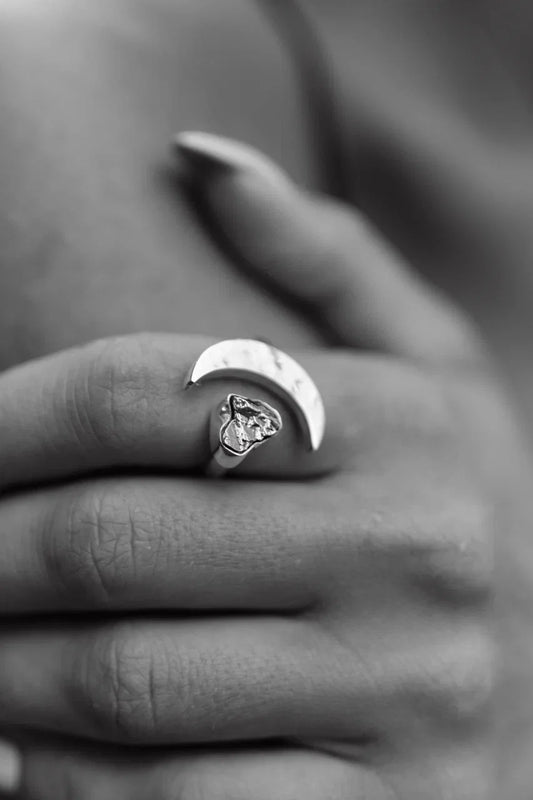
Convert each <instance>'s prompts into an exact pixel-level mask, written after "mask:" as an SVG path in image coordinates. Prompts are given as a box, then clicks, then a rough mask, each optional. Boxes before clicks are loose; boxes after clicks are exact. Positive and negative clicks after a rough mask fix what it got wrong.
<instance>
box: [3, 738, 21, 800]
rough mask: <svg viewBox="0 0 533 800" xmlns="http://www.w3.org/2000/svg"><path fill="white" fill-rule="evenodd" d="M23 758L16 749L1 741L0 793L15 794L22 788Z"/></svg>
mask: <svg viewBox="0 0 533 800" xmlns="http://www.w3.org/2000/svg"><path fill="white" fill-rule="evenodd" d="M21 777H22V758H21V755H20V753H19V751H18V750H17V748H16V747H13V745H11V744H9V743H8V742H6V741H4V740H3V739H0V792H3V793H4V794H7V795H10V794H15V792H17V791H18V790H19V788H20V782H21Z"/></svg>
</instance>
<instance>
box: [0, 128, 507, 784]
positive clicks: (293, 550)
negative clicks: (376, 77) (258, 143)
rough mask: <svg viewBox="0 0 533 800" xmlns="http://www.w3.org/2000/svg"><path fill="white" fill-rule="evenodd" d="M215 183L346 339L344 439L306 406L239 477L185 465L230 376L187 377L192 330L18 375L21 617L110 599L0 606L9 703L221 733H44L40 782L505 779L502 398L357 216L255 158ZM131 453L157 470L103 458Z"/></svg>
mask: <svg viewBox="0 0 533 800" xmlns="http://www.w3.org/2000/svg"><path fill="white" fill-rule="evenodd" d="M189 145H191V143H189ZM196 149H197V156H198V157H201V155H202V154H201V151H200V150H199V148H198V147H197V148H196ZM191 151H192V150H191ZM203 155H204V159H205V157H206V153H205V152H204V154H203ZM205 199H206V202H208V203H209V204H210V206H211V211H212V212H214V213H215V214H217V219H218V221H219V224H220V226H221V228H222V230H223V232H224V233H225V235H226V236H227V237H230V238H231V239H232V242H233V243H234V245H235V246H236V247H237V248H238V250H239V252H240V253H241V254H242V255H243V256H244V257H245V258H246V259H247V261H248V263H249V265H250V266H255V267H256V268H257V269H258V270H262V271H263V272H265V265H266V264H268V273H269V277H270V279H271V280H272V281H273V282H275V284H276V285H277V286H278V287H279V288H280V289H282V290H283V291H285V292H286V293H289V294H291V295H292V296H293V298H294V299H296V300H299V301H301V302H305V303H306V304H307V306H312V313H313V315H314V316H315V318H319V319H320V320H321V321H322V322H324V323H326V324H327V326H328V328H329V329H330V331H331V333H332V334H333V335H335V336H336V338H337V339H338V341H339V343H342V344H343V345H344V349H343V350H342V351H327V352H321V353H318V352H315V353H313V352H309V353H304V354H299V355H298V354H297V357H298V358H299V360H300V361H301V362H302V363H303V364H304V366H306V368H307V369H308V370H309V372H310V373H311V374H312V375H313V377H314V378H315V380H316V381H317V383H318V384H319V387H320V389H321V391H322V393H323V396H324V400H325V403H326V410H327V414H328V421H329V426H328V432H327V439H326V443H325V446H324V448H323V450H321V451H320V452H319V453H318V454H316V455H315V456H309V455H306V454H301V453H300V452H299V451H298V450H297V447H296V445H297V438H296V433H295V431H293V430H292V429H291V427H290V426H289V427H288V429H287V431H286V432H285V433H284V434H283V435H282V436H280V438H279V439H277V440H274V441H273V442H271V443H270V444H269V445H268V447H265V448H264V449H263V450H260V451H258V452H257V453H256V454H254V455H253V456H250V458H249V459H248V460H247V461H246V462H245V464H244V465H243V468H242V470H241V475H240V477H241V480H238V481H237V480H225V481H223V482H210V481H206V480H204V479H202V478H194V477H191V471H192V470H194V469H196V468H198V467H200V466H201V465H202V464H203V463H205V461H206V458H207V455H208V452H207V440H206V422H207V417H208V415H209V412H210V410H211V408H212V406H213V405H214V403H215V402H216V401H217V400H218V399H219V398H220V396H223V395H224V393H225V391H226V390H227V389H228V388H230V385H229V384H224V386H221V387H219V388H216V387H215V386H214V385H211V386H206V387H204V388H203V389H202V391H201V393H198V394H194V395H193V394H190V393H189V392H183V391H181V390H180V387H182V386H183V383H184V377H185V373H186V370H187V369H188V367H189V366H190V364H191V363H192V361H193V360H194V357H195V356H196V355H197V354H198V353H199V352H200V351H201V350H202V349H203V347H204V346H205V345H206V342H205V341H199V340H198V339H195V338H185V337H176V336H156V335H153V336H142V337H126V338H123V339H119V340H112V341H103V342H97V343H93V344H91V345H88V346H86V347H85V348H81V349H79V350H76V351H69V352H66V353H60V354H57V355H55V356H52V357H50V358H48V359H43V360H42V361H36V362H33V363H30V364H26V365H23V366H21V367H18V368H16V369H14V370H12V371H10V372H8V373H5V374H4V375H3V376H2V377H1V378H0V420H1V427H2V451H1V453H0V475H2V476H5V477H4V485H5V486H6V487H7V485H8V484H10V485H11V486H13V485H14V484H17V485H19V486H22V485H24V486H26V488H25V490H24V491H23V492H18V493H14V494H11V495H10V496H6V497H5V499H4V500H3V502H2V505H1V507H0V529H1V530H5V531H6V535H5V537H4V539H5V552H6V553H7V558H6V559H5V562H2V566H1V569H2V573H1V574H0V585H1V586H2V587H3V589H2V605H3V611H4V614H8V613H10V614H23V613H26V612H30V613H34V612H35V611H39V612H42V611H49V612H60V613H61V614H63V615H64V614H66V613H68V612H71V611H80V610H85V611H93V612H103V611H105V612H106V615H107V616H106V617H100V618H99V617H96V616H95V617H93V619H92V620H91V621H90V622H84V623H83V624H80V622H79V621H78V620H77V619H75V618H73V619H72V622H71V623H70V625H67V624H65V623H64V622H63V623H62V624H61V625H58V624H53V622H51V621H48V622H47V621H45V620H43V621H42V622H41V624H39V625H38V626H37V625H36V624H35V623H33V624H32V627H30V626H26V627H21V625H20V621H18V620H13V622H12V624H10V623H9V622H6V623H5V624H4V626H3V631H2V635H1V639H0V646H1V648H2V651H3V653H5V658H3V663H2V665H1V667H0V698H1V701H2V707H3V714H4V720H5V722H6V723H7V724H23V725H24V724H26V725H30V726H36V725H38V726H40V727H41V728H42V729H46V730H54V731H56V732H57V733H58V734H63V735H76V736H82V737H85V738H92V739H93V740H95V741H96V742H103V741H107V742H114V743H116V744H118V745H124V744H128V745H132V744H138V745H150V746H153V745H176V744H180V745H181V744H187V745H191V744H201V745H202V747H201V748H200V749H197V750H195V751H190V750H181V751H180V752H179V754H176V752H175V751H174V752H171V753H168V752H166V753H161V751H157V750H152V751H151V752H150V753H148V752H147V751H143V760H142V762H141V766H142V768H139V767H140V764H139V759H138V755H137V753H135V751H132V754H131V755H129V756H128V755H127V754H124V755H123V756H122V758H118V757H117V759H116V760H114V761H113V763H112V765H111V764H110V761H109V753H108V751H107V750H103V751H99V750H98V745H97V744H95V746H94V747H88V748H87V751H86V753H85V755H83V756H82V755H80V754H79V750H78V749H76V750H72V749H69V748H67V747H66V746H65V747H64V748H63V747H62V745H61V744H57V745H53V744H48V745H46V746H44V745H42V744H41V745H36V746H35V748H34V749H32V747H31V746H30V747H29V748H28V750H27V762H26V786H27V789H28V793H29V794H30V796H32V797H39V798H41V797H43V798H45V800H46V798H47V797H54V800H58V798H59V797H60V796H61V795H60V792H61V791H62V792H63V793H65V792H66V791H67V788H65V787H69V786H70V788H71V791H72V787H73V786H74V787H75V791H74V793H75V794H76V796H83V793H85V796H87V797H90V796H93V797H98V798H99V800H105V798H106V797H107V796H109V797H113V798H120V797H121V796H123V797H128V798H132V797H133V798H135V797H136V796H138V797H146V796H147V795H148V796H151V797H176V796H183V797H193V798H194V797H203V796H205V797H214V798H218V797H220V798H222V797H231V798H240V797H242V798H245V797H246V798H258V799H259V798H263V797H264V798H266V797H272V796H275V797H277V798H284V797H285V798H295V797H297V798H302V799H303V798H306V799H307V798H314V797H316V798H323V797H325V796H329V797H332V798H335V800H344V798H354V797H360V798H364V800H382V798H383V799H384V798H387V800H388V799H389V798H392V797H394V798H396V797H398V798H401V799H402V800H404V799H405V800H417V798H420V799H421V800H422V798H428V797H432V798H433V797H438V796H439V795H440V796H443V797H444V796H446V797H450V798H454V800H455V799H456V798H462V797H465V798H466V797H468V798H486V797H487V796H488V792H489V787H491V785H492V775H491V770H490V753H489V752H488V745H487V741H486V737H487V733H488V731H489V719H488V717H489V716H490V705H491V700H492V688H493V684H492V669H493V657H492V641H491V630H490V624H489V622H490V621H489V620H487V613H486V612H487V600H488V598H489V597H490V593H491V585H492V564H491V542H492V533H493V527H494V524H495V521H496V520H497V519H498V514H499V510H500V509H499V508H498V507H495V505H496V503H495V500H496V499H497V498H499V497H507V498H508V497H509V496H510V495H511V494H512V492H511V488H512V487H509V486H507V485H502V484H501V481H499V482H498V486H497V489H498V492H497V494H494V491H493V490H494V488H495V474H494V470H493V469H492V464H493V459H492V458H490V459H488V458H487V454H491V453H492V452H493V448H494V447H497V448H498V453H499V456H500V463H501V462H503V466H506V467H512V468H513V469H514V465H515V458H514V455H515V451H514V440H513V438H512V432H511V431H510V427H511V426H510V423H509V422H508V420H509V412H508V409H507V406H506V404H505V402H504V401H502V399H501V397H500V394H499V392H498V391H497V389H496V387H495V385H494V383H493V381H492V379H491V377H490V375H489V373H488V371H487V368H486V364H485V362H484V358H483V356H482V355H480V350H479V347H478V345H477V343H476V341H475V338H474V337H473V336H472V334H471V332H470V331H469V329H468V326H467V325H466V324H465V323H464V321H463V320H462V318H461V317H460V315H458V314H457V313H456V312H455V310H453V309H449V308H448V307H447V306H446V304H445V303H444V302H443V301H441V300H440V299H438V298H436V297H434V296H433V295H432V293H431V292H430V291H429V290H428V289H426V288H425V287H423V286H421V285H419V284H418V283H417V282H416V280H414V279H413V278H412V277H410V276H409V275H408V274H406V273H405V271H404V270H403V268H402V266H401V265H400V264H398V263H397V260H396V259H395V257H394V256H393V255H392V254H390V253H388V252H387V251H386V250H385V249H384V248H383V247H382V246H381V245H379V243H378V241H377V239H376V237H375V236H374V234H372V233H371V232H370V231H368V229H367V228H366V227H364V226H362V224H361V222H360V221H359V220H358V219H357V218H356V217H355V216H353V215H352V214H348V212H346V211H345V210H342V209H336V208H334V207H332V206H330V205H328V204H326V203H324V202H322V201H318V200H316V199H313V198H308V197H305V196H303V195H301V194H300V193H299V192H298V191H297V190H296V189H295V188H294V187H290V186H289V185H288V184H287V183H285V182H283V181H280V180H279V179H274V180H270V179H267V180H265V177H264V174H262V173H261V171H259V172H256V171H254V170H253V169H252V170H250V168H248V169H245V170H244V171H242V170H237V171H233V172H231V171H227V170H226V171H220V172H219V174H218V176H214V175H213V174H212V181H211V184H210V186H209V189H208V193H207V194H206V198H205ZM237 219H238V220H239V230H238V231H236V230H235V229H234V228H235V224H234V223H232V220H237ZM232 224H233V227H230V226H231V225H232ZM259 233H261V238H260V239H259V236H258V234H259ZM324 234H327V238H325V236H324ZM258 243H259V244H260V245H261V246H260V247H258ZM252 248H253V249H252ZM261 248H262V249H261ZM324 264H325V265H327V268H326V269H325V268H324ZM393 292H394V293H393ZM349 348H354V349H353V350H350V349H349ZM355 348H358V349H355ZM369 351H372V352H369ZM131 468H137V469H138V468H141V469H144V470H146V469H150V470H154V474H153V475H152V476H151V477H149V478H147V477H146V476H144V477H142V478H141V479H140V478H138V477H136V476H135V475H130V476H128V477H122V478H117V477H105V476H102V477H100V478H98V479H95V478H91V479H89V478H87V477H83V476H87V475H90V474H91V473H94V472H95V471H97V470H100V469H113V470H115V471H117V470H118V469H124V470H126V469H127V470H129V469H131ZM156 470H158V471H163V470H164V471H166V472H167V473H171V474H167V475H166V476H161V475H158V474H157V472H155V471H156ZM177 471H180V472H185V473H186V475H183V477H179V475H178V476H177V475H176V474H175V473H176V472H177ZM502 471H503V467H502ZM498 472H499V470H498ZM261 477H269V478H271V479H275V480H270V481H269V482H265V481H260V480H258V478H261ZM61 478H68V479H69V481H70V483H69V484H68V485H66V486H63V487H61V486H57V485H54V486H49V487H48V488H46V487H44V486H43V485H42V484H43V483H44V482H47V481H50V480H51V479H54V480H59V479H61ZM303 478H305V480H302V479H303ZM74 479H75V480H74ZM502 479H503V476H502ZM507 480H508V479H507ZM29 484H33V485H34V488H30V487H29ZM39 485H40V488H39ZM147 610H151V611H152V614H151V616H150V617H149V618H147V617H146V614H145V615H143V616H140V615H137V616H128V617H127V618H126V617H125V616H124V614H123V612H124V611H129V612H131V611H136V612H140V611H144V612H146V611H147ZM162 610H163V611H173V612H174V616H170V615H168V614H167V615H165V616H162V615H161V613H160V612H161V611H162ZM191 610H194V611H195V612H197V613H196V614H195V615H193V616H190V615H187V616H185V614H187V612H189V611H191ZM158 612H159V613H158ZM198 612H203V613H201V614H198ZM265 739H274V740H275V741H276V742H278V745H277V746H276V747H272V748H269V749H268V750H265V748H264V745H262V744H261V743H262V742H264V740H265ZM287 739H291V740H294V739H296V740H299V741H300V742H301V743H307V744H308V747H314V748H316V749H318V748H321V749H322V750H323V751H324V752H323V753H322V754H320V753H317V752H311V750H310V749H305V748H303V747H297V746H296V745H294V747H293V748H288V747H287V746H281V745H279V740H287ZM231 741H234V742H239V743H240V747H239V749H235V748H232V749H231V750H230V751H229V753H228V751H226V750H224V748H223V747H222V744H223V743H224V742H231ZM328 751H329V752H330V753H333V754H336V755H326V753H327V752H328ZM59 754H61V755H62V757H61V758H59V757H58V755H59ZM106 754H107V755H106ZM45 774H46V775H47V780H46V781H45V780H44V778H43V775H45ZM49 776H52V777H49ZM54 781H55V783H54ZM97 786H98V788H96V787H97ZM46 792H49V794H46ZM97 792H98V793H97ZM91 793H92V794H91Z"/></svg>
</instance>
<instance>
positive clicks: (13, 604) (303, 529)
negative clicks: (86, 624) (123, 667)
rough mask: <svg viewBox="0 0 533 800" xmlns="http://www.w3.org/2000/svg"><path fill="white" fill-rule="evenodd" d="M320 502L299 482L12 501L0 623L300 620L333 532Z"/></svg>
mask: <svg viewBox="0 0 533 800" xmlns="http://www.w3.org/2000/svg"><path fill="white" fill-rule="evenodd" d="M324 492H327V488H326V487H324ZM339 494H340V493H339V492H337V493H336V498H339ZM315 498H316V490H313V491H309V489H308V487H307V486H305V485H304V484H295V485H294V486H293V489H292V490H291V491H287V486H286V484H278V483H274V482H273V483H272V484H270V485H269V487H268V491H267V492H265V488H264V486H263V485H262V484H261V483H259V482H245V481H242V482H239V483H237V482H226V483H224V484H221V483H220V482H218V481H195V480H186V479H182V480H172V479H164V478H146V477H145V478H143V479H142V480H139V479H136V478H124V479H118V478H117V479H101V480H97V481H93V482H91V483H87V484H81V485H79V486H75V485H74V486H71V487H68V488H67V489H64V488H61V489H56V488H54V489H49V490H41V491H37V492H33V493H24V494H23V493H19V494H17V495H16V496H14V497H11V498H6V499H5V500H4V501H3V503H1V504H0V531H2V547H3V556H4V557H3V558H2V559H0V614H3V615H5V614H22V613H40V614H41V613H47V612H48V613H50V612H58V611H62V612H64V611H94V610H145V611H146V610H148V609H176V610H185V609H188V610H190V609H211V610H217V611H220V610H221V609H224V610H229V609H233V610H237V609H247V610H250V611H251V610H256V611H264V610H292V611H295V610H302V609H304V608H307V607H309V606H310V605H311V604H313V603H314V602H315V601H316V599H317V591H318V590H317V587H318V585H319V584H320V583H322V582H323V580H322V579H321V573H322V571H323V544H322V539H323V537H324V535H326V531H327V530H328V528H329V527H330V525H331V520H330V519H328V518H327V517H326V516H322V517H319V514H318V512H319V507H318V506H317V504H316V502H315ZM325 502H326V501H325V499H324V498H322V506H321V507H323V506H324V504H325ZM331 502H332V503H333V502H335V500H334V499H333V498H332V499H331ZM4 532H5V533H4Z"/></svg>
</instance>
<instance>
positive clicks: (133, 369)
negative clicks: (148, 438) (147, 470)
mask: <svg viewBox="0 0 533 800" xmlns="http://www.w3.org/2000/svg"><path fill="white" fill-rule="evenodd" d="M148 338H149V337H145V336H120V337H114V338H110V339H105V340H100V341H98V342H93V343H92V344H91V345H89V346H88V348H87V351H86V356H87V357H86V359H83V360H82V366H81V368H80V369H79V370H78V372H77V374H76V376H75V379H74V381H73V385H72V391H71V393H70V397H69V400H70V404H69V405H70V419H71V420H72V423H73V426H74V428H75V431H76V433H77V435H78V437H79V438H80V440H81V441H82V442H84V443H87V442H89V443H91V442H92V443H95V444H96V445H98V446H104V447H106V448H110V449H120V448H124V447H131V446H132V445H133V444H134V443H135V442H136V440H137V438H138V435H139V431H140V430H142V429H143V425H144V424H145V423H146V422H147V420H148V418H149V409H150V398H151V395H153V393H154V388H153V386H154V382H153V377H151V375H150V369H149V366H148V365H149V363H150V359H149V357H148V350H149V341H148Z"/></svg>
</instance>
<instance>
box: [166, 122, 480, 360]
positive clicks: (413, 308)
mask: <svg viewBox="0 0 533 800" xmlns="http://www.w3.org/2000/svg"><path fill="white" fill-rule="evenodd" d="M176 145H177V150H178V153H179V155H180V156H181V158H182V159H183V160H184V161H185V162H186V165H187V167H188V172H187V177H188V179H189V180H190V181H191V182H193V185H195V186H196V187H197V188H198V189H199V190H200V191H201V193H202V194H201V197H202V201H203V204H204V206H205V207H206V208H207V211H208V214H209V220H210V221H211V222H213V223H214V224H215V226H216V228H217V231H218V232H219V233H220V234H221V235H222V237H223V239H224V240H225V241H226V242H227V243H229V245H230V246H231V248H232V250H233V251H235V252H236V254H237V256H238V257H239V259H240V260H241V261H242V262H243V263H244V264H246V266H247V268H248V270H249V272H250V274H251V275H253V276H254V277H255V278H257V279H259V280H264V281H266V282H267V283H268V284H269V285H270V286H271V287H272V288H274V289H275V290H277V291H279V292H281V293H282V294H283V295H285V296H286V297H288V298H289V299H291V300H292V301H294V302H295V303H297V304H298V305H299V306H300V308H302V309H303V310H304V311H306V312H307V313H308V314H309V315H310V316H311V318H312V319H313V320H315V322H317V321H318V322H319V323H321V324H322V325H324V326H325V327H326V328H327V330H328V331H329V333H330V335H333V337H334V339H335V341H337V342H338V343H341V344H345V345H348V346H350V347H362V348H368V349H378V350H381V351H385V352H388V353H391V354H394V355H398V356H402V357H408V358H411V359H415V360H417V361H421V362H428V363H430V364H435V363H437V364H449V363H452V364H454V363H457V362H458V363H460V364H464V363H465V362H466V363H470V362H471V361H472V360H476V361H477V360H478V359H479V352H478V350H479V346H478V344H477V342H476V336H475V335H474V333H473V331H472V330H471V328H470V326H469V325H468V324H467V322H466V321H465V319H464V318H463V316H462V315H461V314H460V313H459V312H458V310H457V309H456V308H455V307H453V306H452V305H451V304H450V303H449V302H448V301H447V300H446V299H445V298H444V297H443V296H441V295H439V294H438V293H437V292H436V291H435V290H433V289H431V288H430V287H429V286H428V285H427V284H425V283H424V282H423V281H422V280H421V279H419V278H418V277H417V276H416V275H415V274H414V273H413V272H411V271H410V270H409V269H408V268H407V267H406V265H405V263H404V262H403V261H402V259H401V258H400V257H399V256H398V255H397V254H396V253H394V252H393V251H392V250H391V248H389V247H387V245H386V244H385V242H384V241H383V239H382V238H381V237H380V236H379V235H378V234H377V232H375V231H373V230H372V229H371V227H370V225H369V224H368V223H367V222H365V221H364V220H363V219H362V217H361V216H360V215H359V214H357V213H356V212H355V211H352V210H348V209H347V208H346V207H343V206H341V205H339V204H337V203H334V202H332V201H328V200H326V199H325V198H317V197H314V196H310V195H309V194H307V193H305V192H303V191H300V190H299V189H298V188H297V187H296V186H295V185H294V184H292V183H291V182H290V180H289V179H288V178H287V177H286V176H285V175H284V174H283V173H282V172H281V170H280V169H279V168H278V167H277V166H275V165H274V164H272V163H271V162H270V161H268V160H267V159H266V158H265V157H264V156H263V155H262V154H260V153H258V152H257V151H255V150H253V149H251V148H248V147H244V146H242V145H240V144H239V143H237V142H233V141H231V140H227V139H222V138H220V137H217V136H211V135H209V134H203V133H185V134H181V135H180V136H178V137H177V140H176Z"/></svg>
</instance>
